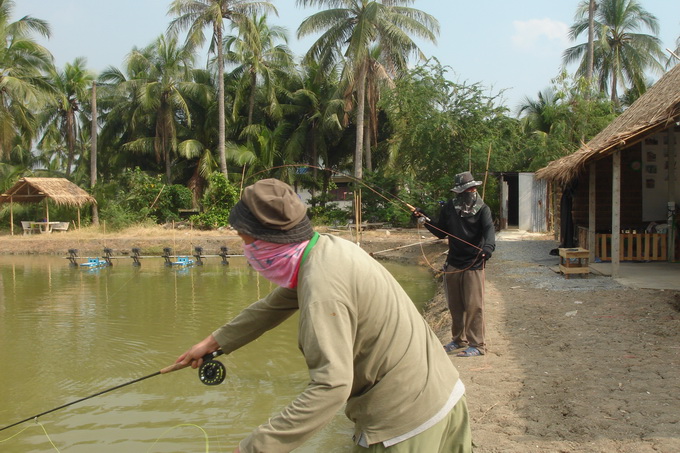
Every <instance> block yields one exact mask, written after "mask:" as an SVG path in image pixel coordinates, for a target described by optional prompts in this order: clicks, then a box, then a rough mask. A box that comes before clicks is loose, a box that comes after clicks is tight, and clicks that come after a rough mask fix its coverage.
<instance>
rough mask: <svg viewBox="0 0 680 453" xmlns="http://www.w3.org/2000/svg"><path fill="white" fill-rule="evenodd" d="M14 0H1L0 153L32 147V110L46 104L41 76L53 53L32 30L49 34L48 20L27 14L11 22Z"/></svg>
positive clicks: (33, 124) (48, 35)
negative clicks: (40, 41) (40, 42)
mask: <svg viewBox="0 0 680 453" xmlns="http://www.w3.org/2000/svg"><path fill="white" fill-rule="evenodd" d="M13 7H14V2H13V1H12V0H0V157H3V156H4V157H8V156H9V155H10V152H11V151H12V148H13V147H14V146H15V144H17V142H19V143H20V145H19V148H20V149H24V150H28V151H30V148H31V142H32V140H33V138H34V137H35V135H36V132H37V129H38V125H37V122H36V119H35V117H34V115H33V112H34V111H36V110H37V109H39V108H40V106H41V105H44V102H45V101H46V99H47V97H46V96H45V93H46V92H48V91H49V86H48V84H47V82H46V80H45V78H44V77H43V76H42V72H43V71H45V70H46V69H47V68H48V67H49V66H50V64H51V62H52V55H51V54H50V53H49V51H48V50H47V49H45V48H44V47H43V46H41V45H39V44H38V43H36V42H35V41H34V40H33V38H32V36H31V35H32V34H33V33H38V34H40V35H42V36H44V37H46V38H49V37H50V27H49V25H48V24H47V22H45V21H43V20H40V19H36V18H33V17H31V16H25V17H23V18H21V19H19V20H17V21H14V22H11V21H10V17H11V14H12V10H13Z"/></svg>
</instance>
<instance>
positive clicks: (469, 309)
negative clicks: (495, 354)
mask: <svg viewBox="0 0 680 453" xmlns="http://www.w3.org/2000/svg"><path fill="white" fill-rule="evenodd" d="M444 271H445V272H444V292H445V293H446V300H447V302H448V304H449V311H450V312H451V336H452V340H453V341H455V342H456V343H458V344H459V345H460V346H463V347H465V346H468V345H469V346H474V347H475V348H477V349H479V350H480V352H482V354H483V353H485V352H486V343H485V342H484V314H483V310H484V269H479V270H476V271H471V270H467V271H463V270H460V269H456V268H453V267H450V266H448V265H447V266H445V267H444Z"/></svg>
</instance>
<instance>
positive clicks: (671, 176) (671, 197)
mask: <svg viewBox="0 0 680 453" xmlns="http://www.w3.org/2000/svg"><path fill="white" fill-rule="evenodd" d="M667 134H668V209H667V213H668V221H667V223H668V230H667V231H668V233H667V235H668V261H671V262H672V261H675V163H676V159H675V152H676V150H677V146H675V145H676V144H675V125H674V124H673V123H671V126H670V127H669V128H668V129H667Z"/></svg>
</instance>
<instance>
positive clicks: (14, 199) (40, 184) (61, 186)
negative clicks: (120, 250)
mask: <svg viewBox="0 0 680 453" xmlns="http://www.w3.org/2000/svg"><path fill="white" fill-rule="evenodd" d="M48 200H50V201H52V202H54V203H55V204H57V205H66V206H73V207H77V208H78V209H79V210H78V217H79V218H80V208H81V207H83V206H85V205H90V204H96V203H97V201H96V200H95V199H94V197H93V196H92V195H90V194H89V193H87V192H86V191H84V190H83V189H81V188H80V187H78V186H77V185H76V184H74V183H72V182H71V181H69V180H68V179H65V178H21V179H20V180H19V181H17V183H16V184H14V185H13V186H12V187H11V188H10V189H8V190H7V191H6V192H5V193H3V194H2V195H0V203H9V204H10V229H11V234H14V212H13V208H12V205H13V204H14V203H40V202H41V201H44V202H45V219H46V221H47V222H49V220H50V211H49V205H48V203H47V201H48Z"/></svg>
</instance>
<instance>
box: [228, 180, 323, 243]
mask: <svg viewBox="0 0 680 453" xmlns="http://www.w3.org/2000/svg"><path fill="white" fill-rule="evenodd" d="M229 224H230V225H231V226H232V227H233V228H234V229H235V230H237V231H238V232H239V233H244V234H247V235H249V236H252V237H254V238H255V239H260V240H262V241H267V242H273V243H276V244H291V243H294V242H302V241H306V240H307V239H310V238H311V237H312V235H313V234H314V230H313V229H312V223H311V222H310V221H309V217H307V206H306V205H305V204H304V202H303V201H302V200H301V199H300V197H299V196H298V194H296V193H295V191H294V190H293V188H292V187H291V186H289V185H288V184H286V183H285V182H283V181H279V180H278V179H273V178H271V179H263V180H261V181H258V182H256V183H255V184H253V185H250V186H248V187H246V188H245V189H243V194H242V196H241V200H239V201H238V203H236V205H235V206H234V207H233V209H232V210H231V212H230V213H229Z"/></svg>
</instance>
